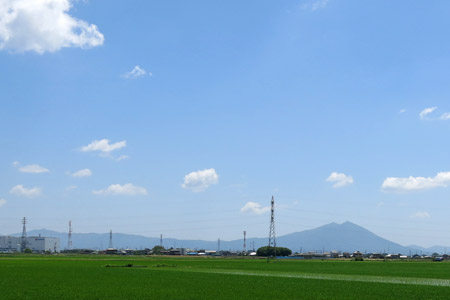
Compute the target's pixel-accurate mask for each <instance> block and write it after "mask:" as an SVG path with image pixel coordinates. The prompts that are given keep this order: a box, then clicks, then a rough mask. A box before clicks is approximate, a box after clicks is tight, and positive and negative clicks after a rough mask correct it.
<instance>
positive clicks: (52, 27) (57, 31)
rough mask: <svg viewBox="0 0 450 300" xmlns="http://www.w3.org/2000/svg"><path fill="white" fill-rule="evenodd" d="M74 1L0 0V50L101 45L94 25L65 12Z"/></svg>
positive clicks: (101, 35) (100, 34) (13, 50)
mask: <svg viewBox="0 0 450 300" xmlns="http://www.w3.org/2000/svg"><path fill="white" fill-rule="evenodd" d="M74 2H76V0H1V1H0V49H5V50H10V51H12V52H27V51H34V52H37V53H40V54H42V53H44V52H55V51H58V50H60V49H61V48H67V47H79V48H91V47H96V46H100V45H102V44H103V41H104V37H103V34H102V33H101V32H100V31H99V30H98V28H97V26H96V25H94V24H89V23H87V22H86V21H83V20H79V19H76V18H74V17H72V16H71V15H69V14H68V12H69V11H70V9H71V8H72V4H73V3H74Z"/></svg>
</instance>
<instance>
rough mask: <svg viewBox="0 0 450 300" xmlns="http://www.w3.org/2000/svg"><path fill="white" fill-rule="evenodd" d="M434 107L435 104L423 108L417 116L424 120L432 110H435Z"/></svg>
mask: <svg viewBox="0 0 450 300" xmlns="http://www.w3.org/2000/svg"><path fill="white" fill-rule="evenodd" d="M436 108H437V106H433V107H428V108H425V109H424V110H422V111H421V112H420V113H419V118H420V119H421V120H425V119H426V118H427V116H428V115H429V114H431V113H432V112H433V111H435V110H436Z"/></svg>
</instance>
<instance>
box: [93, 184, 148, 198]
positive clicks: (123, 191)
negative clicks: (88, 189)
mask: <svg viewBox="0 0 450 300" xmlns="http://www.w3.org/2000/svg"><path fill="white" fill-rule="evenodd" d="M92 193H93V194H95V195H124V196H135V195H147V190H146V189H145V188H143V187H140V186H135V185H133V184H131V183H127V184H124V185H120V184H111V185H110V186H109V187H108V188H107V189H104V190H97V191H92Z"/></svg>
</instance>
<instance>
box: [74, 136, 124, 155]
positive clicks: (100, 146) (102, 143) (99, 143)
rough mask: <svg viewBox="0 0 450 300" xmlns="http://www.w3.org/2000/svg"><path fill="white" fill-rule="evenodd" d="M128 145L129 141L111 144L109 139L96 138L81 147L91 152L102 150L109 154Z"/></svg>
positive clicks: (84, 150) (82, 149)
mask: <svg viewBox="0 0 450 300" xmlns="http://www.w3.org/2000/svg"><path fill="white" fill-rule="evenodd" d="M126 146H127V141H121V142H117V143H114V144H110V143H109V140H108V139H102V140H95V141H92V143H90V144H89V145H87V146H83V147H81V151H83V152H90V151H100V152H101V153H103V154H109V153H110V152H112V151H114V150H119V149H122V148H124V147H126Z"/></svg>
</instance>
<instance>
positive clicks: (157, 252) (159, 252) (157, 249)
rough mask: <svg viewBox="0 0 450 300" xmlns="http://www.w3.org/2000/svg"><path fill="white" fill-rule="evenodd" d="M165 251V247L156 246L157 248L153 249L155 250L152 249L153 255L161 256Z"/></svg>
mask: <svg viewBox="0 0 450 300" xmlns="http://www.w3.org/2000/svg"><path fill="white" fill-rule="evenodd" d="M164 250H165V249H164V247H163V246H159V245H158V246H155V247H153V249H152V253H153V254H161V251H164Z"/></svg>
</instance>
